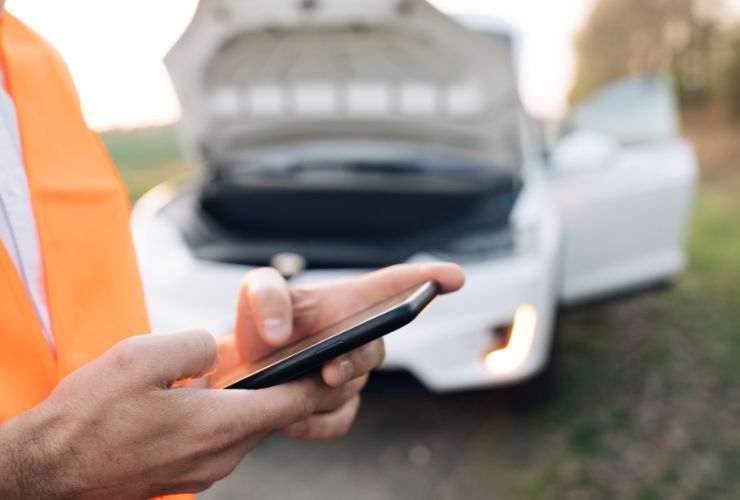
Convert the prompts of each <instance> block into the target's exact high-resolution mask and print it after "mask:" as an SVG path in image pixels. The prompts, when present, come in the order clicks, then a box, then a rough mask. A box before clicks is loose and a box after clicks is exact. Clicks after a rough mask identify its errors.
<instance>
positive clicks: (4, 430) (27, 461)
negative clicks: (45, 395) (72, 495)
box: [0, 407, 64, 499]
mask: <svg viewBox="0 0 740 500" xmlns="http://www.w3.org/2000/svg"><path fill="white" fill-rule="evenodd" d="M44 410H45V409H43V408H41V407H37V408H34V409H32V410H30V411H28V412H26V413H24V414H22V415H19V416H18V417H15V418H13V419H11V420H9V421H8V422H6V423H4V424H2V426H0V498H3V499H5V498H7V499H22V498H57V497H60V496H64V494H63V485H62V484H61V483H60V482H59V481H57V479H58V478H59V477H61V476H60V474H59V470H58V469H59V465H60V462H61V461H60V458H61V457H62V456H63V454H61V453H57V452H56V451H55V450H54V446H53V443H54V440H53V439H52V436H53V434H54V430H53V429H54V428H55V427H56V426H58V424H56V423H55V422H56V419H54V417H53V415H51V414H50V413H49V412H48V411H44Z"/></svg>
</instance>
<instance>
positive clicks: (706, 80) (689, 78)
mask: <svg viewBox="0 0 740 500" xmlns="http://www.w3.org/2000/svg"><path fill="white" fill-rule="evenodd" d="M721 2H722V0H599V1H598V3H597V4H596V6H595V7H594V10H593V12H592V13H591V15H590V17H589V19H588V22H587V24H586V26H585V27H584V29H583V30H582V32H581V33H580V35H579V36H578V38H577V40H576V43H575V49H576V55H577V61H578V62H577V69H576V78H575V84H574V86H573V89H572V91H571V94H570V100H571V102H575V101H578V100H580V99H582V98H584V97H586V96H587V95H589V94H591V93H592V92H594V91H595V90H597V89H599V88H600V87H602V86H604V85H605V84H607V83H609V82H612V81H614V80H617V79H619V78H623V77H625V76H628V75H635V74H640V73H647V72H654V71H670V72H671V73H672V74H673V76H674V78H675V80H676V83H677V88H678V89H679V95H680V98H681V101H682V102H684V103H693V102H701V101H703V100H704V99H706V97H707V96H708V95H709V93H710V90H711V84H710V75H711V73H712V71H711V65H712V54H713V51H714V48H715V45H716V43H717V40H718V36H717V35H718V33H719V31H720V30H719V27H720V13H721V12H723V9H722V4H721Z"/></svg>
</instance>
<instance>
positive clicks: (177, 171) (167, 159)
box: [101, 127, 192, 200]
mask: <svg viewBox="0 0 740 500" xmlns="http://www.w3.org/2000/svg"><path fill="white" fill-rule="evenodd" d="M101 138H102V140H103V143H104V144H105V146H106V147H107V148H108V151H109V152H110V154H111V156H112V157H113V159H114V160H115V162H116V165H117V166H118V170H119V172H120V173H121V177H122V178H123V180H124V182H125V183H126V186H127V187H128V190H129V194H130V196H131V199H132V200H136V199H138V198H139V197H140V196H141V195H142V194H144V193H145V192H146V191H147V190H148V189H150V188H151V187H153V186H155V185H157V184H159V183H160V182H162V181H165V180H167V179H171V178H173V177H179V176H181V175H185V174H187V173H189V172H191V171H192V168H191V167H190V166H189V165H188V163H187V161H186V158H185V155H184V154H183V152H182V148H181V145H180V141H179V138H178V136H177V132H176V131H175V129H174V128H173V127H159V128H146V129H138V130H132V131H111V132H106V133H104V134H101Z"/></svg>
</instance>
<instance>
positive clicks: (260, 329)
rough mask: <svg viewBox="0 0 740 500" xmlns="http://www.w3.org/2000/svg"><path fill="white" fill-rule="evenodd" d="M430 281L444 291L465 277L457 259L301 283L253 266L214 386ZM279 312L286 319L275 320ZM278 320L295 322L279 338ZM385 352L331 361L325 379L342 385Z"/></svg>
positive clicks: (372, 350) (374, 348) (377, 346)
mask: <svg viewBox="0 0 740 500" xmlns="http://www.w3.org/2000/svg"><path fill="white" fill-rule="evenodd" d="M430 280H432V281H435V282H436V283H438V285H439V287H440V293H449V292H453V291H455V290H457V289H459V288H460V287H461V286H462V285H463V283H464V280H465V277H464V274H463V272H462V270H461V269H460V267H459V266H457V265H455V264H449V263H424V264H402V265H397V266H392V267H388V268H385V269H381V270H378V271H374V272H371V273H367V274H363V275H359V276H353V277H349V278H342V279H339V280H333V281H326V282H323V283H319V284H316V285H309V286H302V285H297V286H296V285H292V284H289V283H286V282H285V280H284V279H283V278H282V277H281V276H280V275H279V274H278V273H277V272H276V271H275V270H274V269H270V268H260V269H255V270H252V271H250V272H249V273H247V275H246V276H245V277H244V280H243V281H242V287H241V291H240V297H239V305H238V309H237V321H236V325H235V326H236V328H235V331H234V333H233V334H230V335H228V336H226V337H221V338H220V344H221V345H220V348H219V358H220V361H219V367H218V369H217V370H216V372H215V373H213V374H212V376H211V384H210V385H211V386H212V387H214V386H215V384H214V381H220V382H221V383H220V384H219V385H220V387H225V385H224V383H225V381H226V380H227V379H230V380H235V376H234V373H235V372H236V371H238V370H242V373H244V371H243V368H244V365H245V364H249V365H252V364H253V363H254V362H255V361H257V360H258V359H260V358H263V357H265V356H266V355H268V354H270V353H271V352H273V351H274V350H275V349H276V348H280V347H283V346H285V345H288V344H292V343H295V342H298V341H300V340H301V339H303V338H305V337H307V336H310V335H311V334H313V333H316V332H317V331H318V330H320V329H321V328H323V327H325V326H326V325H331V324H334V323H337V322H338V321H339V320H342V319H344V318H346V317H348V316H351V315H353V314H354V313H356V312H358V311H360V310H363V309H365V308H367V307H368V306H369V305H372V304H376V303H378V302H381V301H383V300H384V299H386V298H388V297H390V296H393V295H395V294H397V293H399V292H402V291H404V290H406V289H408V288H409V287H413V286H415V285H419V284H420V283H423V282H425V281H430ZM276 317H282V318H284V319H283V321H275V318H276ZM276 323H278V324H279V323H282V324H284V325H290V328H289V329H288V332H287V336H285V337H284V338H283V339H278V340H276V339H275V337H274V335H270V333H274V332H270V331H268V329H267V328H265V326H266V325H272V326H274V325H275V324H276ZM382 356H383V346H382V343H381V342H378V341H375V342H372V343H371V344H369V345H367V346H366V347H364V348H362V349H359V350H354V351H352V352H350V353H348V354H345V355H343V356H341V357H340V358H338V359H332V360H331V361H329V362H327V363H325V364H324V366H323V367H322V368H321V378H322V379H323V381H324V383H326V384H328V385H330V386H339V385H342V384H343V383H345V382H346V381H347V380H350V379H352V378H357V377H361V376H363V375H364V374H366V373H367V372H368V371H369V370H371V369H372V368H374V367H376V366H377V365H378V364H379V363H380V361H381V360H382ZM348 360H349V361H350V363H347V361H348ZM348 364H349V365H350V366H347V365H348ZM350 372H351V373H350Z"/></svg>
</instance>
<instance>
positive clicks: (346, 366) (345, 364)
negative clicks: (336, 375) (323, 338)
mask: <svg viewBox="0 0 740 500" xmlns="http://www.w3.org/2000/svg"><path fill="white" fill-rule="evenodd" d="M339 368H340V370H342V377H343V378H344V381H345V382H349V381H350V380H351V378H352V375H353V374H354V371H355V367H354V364H353V363H352V360H351V359H349V357H348V356H341V357H340V358H339Z"/></svg>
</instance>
